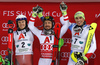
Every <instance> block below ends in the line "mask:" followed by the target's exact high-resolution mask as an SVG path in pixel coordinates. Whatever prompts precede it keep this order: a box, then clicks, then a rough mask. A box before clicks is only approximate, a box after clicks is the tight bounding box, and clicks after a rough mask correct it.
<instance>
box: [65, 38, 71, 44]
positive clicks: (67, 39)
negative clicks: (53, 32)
mask: <svg viewBox="0 0 100 65" xmlns="http://www.w3.org/2000/svg"><path fill="white" fill-rule="evenodd" d="M63 40H64V43H71V40H72V39H71V38H63Z"/></svg>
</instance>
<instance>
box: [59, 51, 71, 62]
mask: <svg viewBox="0 0 100 65" xmlns="http://www.w3.org/2000/svg"><path fill="white" fill-rule="evenodd" d="M69 56H70V52H61V60H63V61H64V60H65V61H66V60H68V58H69Z"/></svg>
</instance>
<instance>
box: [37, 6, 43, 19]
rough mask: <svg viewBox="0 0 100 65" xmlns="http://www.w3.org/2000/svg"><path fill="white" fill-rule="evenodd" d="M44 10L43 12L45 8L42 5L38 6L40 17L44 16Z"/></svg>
mask: <svg viewBox="0 0 100 65" xmlns="http://www.w3.org/2000/svg"><path fill="white" fill-rule="evenodd" d="M42 12H43V8H42V7H40V6H38V12H37V13H38V17H39V18H41V17H43V14H42Z"/></svg>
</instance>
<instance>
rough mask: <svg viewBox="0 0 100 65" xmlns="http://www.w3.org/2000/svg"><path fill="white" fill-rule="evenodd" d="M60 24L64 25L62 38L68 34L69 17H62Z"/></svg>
mask: <svg viewBox="0 0 100 65" xmlns="http://www.w3.org/2000/svg"><path fill="white" fill-rule="evenodd" d="M60 22H61V24H62V25H63V26H62V27H61V31H60V38H61V37H62V36H63V35H64V34H65V33H66V31H67V30H68V27H69V26H70V23H69V18H68V15H65V16H62V17H60Z"/></svg>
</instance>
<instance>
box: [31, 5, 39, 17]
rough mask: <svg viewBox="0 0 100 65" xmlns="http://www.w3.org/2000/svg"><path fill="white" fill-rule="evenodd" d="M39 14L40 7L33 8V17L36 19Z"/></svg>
mask: <svg viewBox="0 0 100 65" xmlns="http://www.w3.org/2000/svg"><path fill="white" fill-rule="evenodd" d="M37 12H38V5H37V6H36V7H33V13H32V16H33V17H36V16H37Z"/></svg>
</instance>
